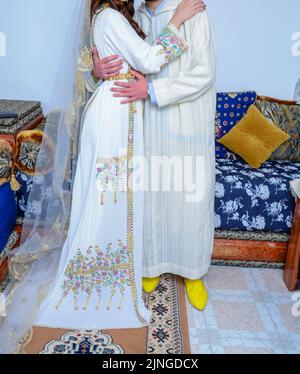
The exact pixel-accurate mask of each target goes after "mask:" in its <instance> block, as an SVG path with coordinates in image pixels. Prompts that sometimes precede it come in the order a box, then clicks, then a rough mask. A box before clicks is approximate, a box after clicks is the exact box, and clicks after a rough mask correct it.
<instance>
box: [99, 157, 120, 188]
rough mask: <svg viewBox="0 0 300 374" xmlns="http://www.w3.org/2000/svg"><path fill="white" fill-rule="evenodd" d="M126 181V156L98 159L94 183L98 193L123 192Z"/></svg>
mask: <svg viewBox="0 0 300 374" xmlns="http://www.w3.org/2000/svg"><path fill="white" fill-rule="evenodd" d="M126 180H127V156H123V157H111V158H98V160H97V164H96V181H97V188H98V189H99V191H101V192H104V191H124V189H125V187H126Z"/></svg>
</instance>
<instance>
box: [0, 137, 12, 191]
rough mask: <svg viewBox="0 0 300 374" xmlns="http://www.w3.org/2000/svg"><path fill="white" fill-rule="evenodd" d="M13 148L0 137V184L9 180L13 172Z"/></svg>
mask: <svg viewBox="0 0 300 374" xmlns="http://www.w3.org/2000/svg"><path fill="white" fill-rule="evenodd" d="M13 156H14V150H13V147H12V145H11V144H10V143H9V142H8V141H7V140H6V139H3V138H0V186H1V185H2V184H4V183H7V182H9V181H10V179H11V176H12V172H13V164H14V162H13Z"/></svg>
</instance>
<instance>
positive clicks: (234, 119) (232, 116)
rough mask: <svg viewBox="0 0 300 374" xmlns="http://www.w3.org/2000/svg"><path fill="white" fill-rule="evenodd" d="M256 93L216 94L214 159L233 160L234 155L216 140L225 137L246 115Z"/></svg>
mask: <svg viewBox="0 0 300 374" xmlns="http://www.w3.org/2000/svg"><path fill="white" fill-rule="evenodd" d="M255 100H256V93H255V92H253V91H249V92H235V93H234V92H232V93H230V92H229V93H227V92H223V93H222V92H221V93H218V94H217V112H216V157H217V158H233V159H235V158H236V157H235V155H234V154H233V153H231V152H229V150H228V149H226V148H225V147H224V146H223V145H222V144H220V143H218V141H217V140H218V139H221V138H222V136H224V135H226V134H227V133H228V132H229V131H230V130H231V129H232V128H233V127H234V126H235V125H236V124H237V123H238V122H239V121H240V120H241V119H242V118H243V117H244V115H245V114H246V113H247V110H248V109H249V107H250V105H252V104H254V102H255Z"/></svg>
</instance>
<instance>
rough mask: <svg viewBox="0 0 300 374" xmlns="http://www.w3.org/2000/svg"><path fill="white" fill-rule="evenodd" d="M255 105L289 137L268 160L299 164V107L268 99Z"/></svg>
mask: <svg viewBox="0 0 300 374" xmlns="http://www.w3.org/2000/svg"><path fill="white" fill-rule="evenodd" d="M255 105H256V107H257V108H258V109H259V110H260V112H261V113H262V114H263V115H264V116H265V117H266V118H267V119H269V120H270V121H271V122H272V123H274V124H275V125H276V126H277V127H279V128H280V129H281V130H283V131H284V132H286V133H287V134H289V135H290V139H289V140H288V141H287V142H285V143H284V144H283V145H281V146H280V147H279V148H278V149H277V150H276V151H275V152H274V153H273V154H272V156H271V157H270V160H289V161H292V162H300V105H287V104H282V103H280V102H275V101H271V100H268V99H266V100H256V103H255Z"/></svg>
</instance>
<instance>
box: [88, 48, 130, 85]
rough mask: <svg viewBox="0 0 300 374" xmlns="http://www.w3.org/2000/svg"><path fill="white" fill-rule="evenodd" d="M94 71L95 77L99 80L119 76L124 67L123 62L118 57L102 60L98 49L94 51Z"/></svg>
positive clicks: (113, 56)
mask: <svg viewBox="0 0 300 374" xmlns="http://www.w3.org/2000/svg"><path fill="white" fill-rule="evenodd" d="M92 54H93V62H94V69H93V75H94V77H95V78H97V79H101V80H104V79H108V78H112V77H114V76H116V75H118V74H119V73H120V71H121V69H122V66H123V60H122V59H120V57H119V56H118V55H112V56H108V57H105V58H103V59H101V57H100V56H99V53H98V50H97V48H96V47H94V48H93V50H92Z"/></svg>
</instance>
